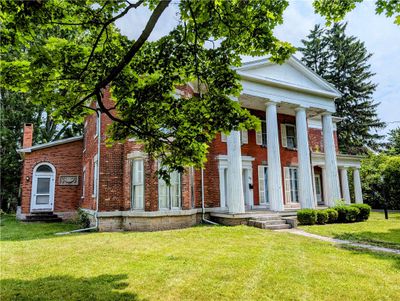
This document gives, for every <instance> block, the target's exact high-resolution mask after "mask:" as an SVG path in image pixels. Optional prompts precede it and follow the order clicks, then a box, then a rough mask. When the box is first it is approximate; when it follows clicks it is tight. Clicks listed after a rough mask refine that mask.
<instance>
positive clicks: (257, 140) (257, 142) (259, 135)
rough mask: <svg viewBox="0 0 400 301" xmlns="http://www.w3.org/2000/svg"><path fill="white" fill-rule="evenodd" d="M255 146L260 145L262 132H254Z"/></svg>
mask: <svg viewBox="0 0 400 301" xmlns="http://www.w3.org/2000/svg"><path fill="white" fill-rule="evenodd" d="M256 144H257V145H262V131H256Z"/></svg>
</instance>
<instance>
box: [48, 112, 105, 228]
mask: <svg viewBox="0 0 400 301" xmlns="http://www.w3.org/2000/svg"><path fill="white" fill-rule="evenodd" d="M96 115H97V118H98V127H99V135H98V136H97V171H96V177H97V185H96V210H95V213H94V219H95V225H94V226H93V227H89V228H83V229H76V230H72V231H68V232H58V233H56V234H55V235H66V234H71V233H77V232H85V231H91V230H97V229H98V227H99V218H98V216H97V215H98V212H99V192H100V188H99V187H100V146H101V112H100V110H99V109H96ZM83 184H84V183H83Z"/></svg>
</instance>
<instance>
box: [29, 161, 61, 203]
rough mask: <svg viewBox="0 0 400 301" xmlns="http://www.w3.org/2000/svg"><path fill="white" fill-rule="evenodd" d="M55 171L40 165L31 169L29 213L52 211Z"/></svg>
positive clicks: (49, 166) (46, 165)
mask: <svg viewBox="0 0 400 301" xmlns="http://www.w3.org/2000/svg"><path fill="white" fill-rule="evenodd" d="M55 177H56V169H55V168H54V166H53V165H51V164H50V163H40V164H38V165H36V167H35V168H34V169H33V179H32V197H31V211H53V208H54V188H55Z"/></svg>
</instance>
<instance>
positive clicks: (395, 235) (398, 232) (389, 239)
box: [334, 229, 400, 250]
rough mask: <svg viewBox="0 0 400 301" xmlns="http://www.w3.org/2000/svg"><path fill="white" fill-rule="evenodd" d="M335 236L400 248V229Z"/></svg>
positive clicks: (379, 245)
mask: <svg viewBox="0 0 400 301" xmlns="http://www.w3.org/2000/svg"><path fill="white" fill-rule="evenodd" d="M334 238H337V239H343V240H351V241H354V242H359V243H365V244H370V245H374V246H378V247H384V248H392V249H397V250H400V229H388V230H387V232H372V231H363V232H348V233H340V234H336V235H335V236H334Z"/></svg>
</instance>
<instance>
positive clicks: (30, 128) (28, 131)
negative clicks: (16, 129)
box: [22, 123, 33, 148]
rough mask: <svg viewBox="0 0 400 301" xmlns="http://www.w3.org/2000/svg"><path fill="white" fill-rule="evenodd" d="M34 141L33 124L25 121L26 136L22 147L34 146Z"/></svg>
mask: <svg viewBox="0 0 400 301" xmlns="http://www.w3.org/2000/svg"><path fill="white" fill-rule="evenodd" d="M32 142H33V124H32V123H25V124H24V138H23V142H22V148H28V147H31V146H32Z"/></svg>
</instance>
